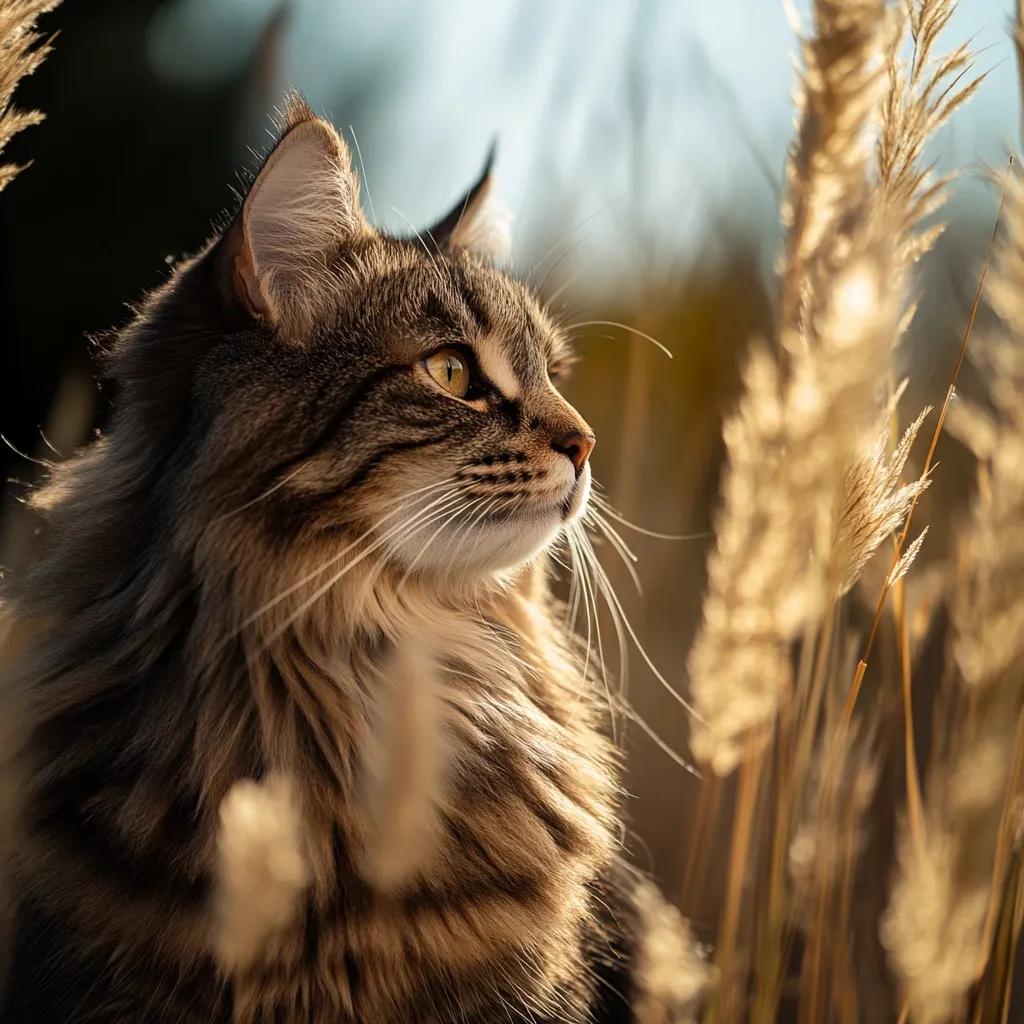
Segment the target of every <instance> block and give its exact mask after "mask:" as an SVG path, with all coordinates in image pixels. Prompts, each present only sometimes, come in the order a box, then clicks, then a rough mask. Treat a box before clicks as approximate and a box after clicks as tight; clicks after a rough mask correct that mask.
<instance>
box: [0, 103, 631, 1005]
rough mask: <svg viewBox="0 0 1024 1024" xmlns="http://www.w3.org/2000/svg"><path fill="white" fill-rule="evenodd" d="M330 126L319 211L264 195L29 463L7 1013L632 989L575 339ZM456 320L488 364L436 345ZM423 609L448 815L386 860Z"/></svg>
mask: <svg viewBox="0 0 1024 1024" xmlns="http://www.w3.org/2000/svg"><path fill="white" fill-rule="evenodd" d="M296 133H297V134H296ZM324 138H327V139H328V140H329V144H328V146H327V149H326V150H325V151H324V152H321V153H319V154H318V155H317V157H316V159H318V160H321V159H329V160H336V161H343V162H344V166H341V165H340V164H339V165H338V166H337V167H335V168H334V169H333V171H332V172H331V173H329V174H325V175H324V179H325V180H328V181H330V182H332V183H333V184H332V185H331V188H329V189H328V194H327V195H325V196H316V195H311V194H310V189H311V187H312V185H315V182H313V183H311V182H309V181H306V182H304V183H303V192H302V197H303V203H304V204H309V203H317V202H321V203H322V206H321V207H320V208H318V209H317V210H316V211H315V216H312V217H311V219H310V220H309V221H308V222H305V221H303V220H302V210H301V209H296V210H294V211H292V213H290V214H289V217H288V218H287V227H288V231H289V236H288V239H286V241H287V243H288V244H287V245H285V246H282V245H278V244H276V243H275V242H274V240H273V239H270V240H268V239H266V238H264V239H257V238H254V237H251V235H250V232H252V231H263V230H274V229H275V228H274V226H275V225H280V224H281V223H282V219H281V218H280V217H275V216H268V215H265V211H257V212H253V210H252V209H251V208H250V207H248V206H243V209H242V210H241V211H240V213H239V216H238V217H237V218H236V219H235V221H234V222H233V223H232V225H230V226H229V228H228V229H227V230H226V231H225V233H224V234H223V236H221V237H220V238H218V239H215V240H214V241H213V242H211V243H210V244H209V245H208V246H207V247H206V248H205V249H204V250H203V252H202V253H200V254H199V255H198V256H197V257H195V258H194V259H193V260H191V261H190V262H188V263H187V264H185V265H184V266H183V267H181V268H180V269H179V270H178V271H177V272H176V273H175V275H174V277H173V278H172V280H171V281H169V282H168V283H167V285H165V286H164V287H163V288H162V289H160V290H159V291H157V292H156V293H154V294H153V295H151V296H150V297H149V298H148V299H147V301H146V302H145V304H144V306H143V308H142V309H141V311H140V312H139V314H138V316H137V318H136V319H135V320H134V321H133V322H132V323H131V324H129V325H128V326H127V327H126V328H124V329H123V330H122V331H121V332H120V333H119V335H118V336H117V338H116V341H115V343H114V345H113V346H112V349H111V351H110V353H109V356H108V366H107V369H108V371H109V375H110V377H111V379H112V381H113V384H114V386H115V388H116V390H117V398H116V402H115V412H114V414H113V418H112V420H111V423H110V425H109V428H108V430H107V431H106V432H105V435H104V436H103V437H102V438H100V439H99V440H98V441H96V442H95V443H94V444H92V445H91V446H90V447H89V448H87V449H86V450H85V451H83V452H82V453H81V454H79V455H78V456H76V457H75V458H74V459H71V460H70V461H69V462H67V463H66V464H64V465H62V466H61V467H59V468H58V469H57V470H56V471H55V473H54V477H53V480H52V481H51V482H50V484H49V485H48V486H47V487H46V488H45V489H44V490H42V491H41V492H40V493H39V494H38V495H37V500H36V504H37V507H38V508H39V510H40V511H41V512H42V513H43V514H44V515H45V516H46V517H47V520H48V529H49V534H50V543H49V553H48V555H47V556H46V558H45V559H44V560H43V562H42V563H41V564H40V565H39V566H38V567H37V569H36V570H35V571H34V572H33V573H32V574H31V575H30V576H29V577H28V578H27V579H26V580H24V581H22V583H21V584H20V585H19V587H18V589H17V590H16V591H15V592H14V593H12V595H11V600H12V601H13V602H14V603H15V607H16V608H17V610H18V612H19V613H20V614H21V615H23V616H25V617H34V618H37V619H38V620H39V621H40V622H41V623H43V625H42V626H41V634H40V640H39V643H38V645H37V648H36V651H35V653H34V655H33V657H32V658H31V660H30V661H29V662H28V663H27V664H25V665H24V666H22V668H21V669H20V671H19V674H18V676H17V677H16V678H15V679H13V680H11V681H10V682H9V687H8V691H7V698H6V699H7V702H8V703H7V706H8V707H9V708H13V707H14V706H15V705H17V706H19V707H21V708H23V709H24V712H23V713H24V720H23V723H22V728H21V730H20V735H21V737H22V739H23V743H21V744H20V745H19V748H18V749H16V750H14V751H13V754H12V758H11V761H12V766H13V768H15V769H16V770H17V771H19V772H21V773H23V777H24V779H25V782H24V784H23V787H22V790H23V798H24V799H23V805H24V806H23V813H22V820H21V833H20V838H19V842H18V844H17V846H16V849H15V850H14V852H13V854H12V857H11V865H10V867H11V877H12V878H13V880H14V885H15V892H16V897H17V902H18V905H19V916H18V921H17V933H16V952H15V958H14V962H13V965H12V969H11V974H10V979H9V997H8V1007H7V1010H6V1012H5V1015H4V1016H3V1017H2V1018H0V1019H2V1020H3V1021H5V1022H15V1021H19V1022H20V1021H30V1020H31V1021H35V1020H46V1021H48V1022H53V1024H62V1022H77V1021H90V1022H108V1021H109V1022H111V1024H113V1022H124V1024H127V1022H129V1021H131V1022H139V1021H146V1022H152V1024H164V1022H167V1024H170V1022H172V1021H173V1022H181V1021H196V1022H198V1021H203V1022H208V1021H215V1022H216V1021H224V1022H227V1021H232V1022H237V1024H270V1022H282V1024H284V1022H300V1021H301V1022H308V1021H317V1022H319V1021H324V1022H327V1021H330V1022H331V1024H344V1022H353V1024H354V1022H356V1021H358V1022H360V1024H382V1022H393V1021H416V1022H423V1024H428V1022H438V1024H441V1022H456V1021H459V1022H471V1021H480V1022H483V1021H491V1020H495V1019H499V1018H500V1019H511V1020H530V1021H537V1022H541V1021H548V1020H555V1019H558V1020H569V1021H598V1020H604V1021H612V1020H619V1019H621V1020H627V1019H630V1018H629V1013H630V1011H629V1010H628V996H629V990H630V984H631V981H630V976H629V969H628V959H629V951H630V950H631V949H632V948H633V946H634V945H635V943H634V940H633V939H632V938H631V937H630V934H629V932H630V928H631V926H630V925H629V922H630V921H631V920H632V919H633V912H632V910H631V909H630V899H629V892H630V890H631V889H632V887H633V886H634V882H633V881H631V880H629V876H628V873H627V872H625V871H624V869H622V868H621V865H618V861H617V853H616V836H617V830H618V826H617V824H616V816H615V793H616V788H617V781H616V769H615V756H614V752H613V751H612V749H611V748H610V746H609V745H608V743H607V742H606V740H605V739H604V737H603V733H602V730H601V720H602V716H603V713H604V709H603V708H602V706H601V704H600V702H599V700H598V698H597V696H596V694H595V689H594V688H593V686H592V684H591V681H590V680H588V679H585V678H583V675H582V672H581V667H580V659H579V658H578V657H577V656H576V654H575V651H574V643H575V642H574V641H573V640H572V639H571V638H567V637H565V636H564V635H562V631H561V630H560V628H559V626H558V625H557V624H558V623H559V622H560V621H561V617H560V613H559V609H557V608H556V607H555V606H554V604H553V602H552V600H551V598H550V596H549V593H548V584H547V579H546V568H545V557H544V551H545V549H546V548H547V547H548V546H549V545H550V544H551V543H553V542H554V541H555V540H556V539H557V537H558V535H559V533H560V531H561V529H562V527H563V525H564V523H565V522H566V521H568V520H570V519H571V518H572V517H573V516H575V515H577V514H578V513H579V510H580V509H581V508H582V506H583V504H584V503H585V501H586V495H587V488H588V487H589V469H588V468H587V467H585V466H580V465H577V464H575V463H574V460H573V458H572V451H571V449H567V448H566V442H564V440H563V439H564V438H565V437H567V436H579V435H581V434H586V433H589V428H587V427H586V424H585V423H584V422H583V421H582V419H581V418H580V417H579V415H578V413H576V411H575V410H574V409H572V408H571V407H570V406H569V405H568V404H567V403H566V402H565V400H564V399H563V398H561V396H560V395H559V394H558V393H557V392H556V391H555V389H554V388H553V387H552V385H551V383H550V380H549V378H548V373H547V371H548V368H549V367H550V366H551V365H552V364H554V363H558V362H562V361H564V359H565V358H566V353H565V345H564V341H563V339H562V338H561V337H560V335H559V333H558V331H557V329H556V328H555V327H554V326H553V325H552V324H551V322H550V321H549V319H548V318H547V316H546V314H545V313H544V311H543V310H542V309H541V308H540V306H539V305H538V304H537V303H536V301H535V300H534V299H533V298H532V297H531V296H530V294H529V293H528V292H527V290H526V289H525V288H523V287H522V286H521V285H519V284H518V283H516V282H514V281H512V280H511V279H509V278H507V277H505V276H504V275H502V274H500V273H498V272H497V271H496V270H494V269H493V268H491V267H490V266H488V265H487V264H485V263H482V262H480V261H479V260H478V259H477V258H476V257H474V256H472V255H470V254H468V253H466V252H464V251H461V250H459V249H458V248H457V247H451V246H449V247H445V246H444V242H445V239H443V238H442V239H439V240H435V241H438V242H439V244H437V245H436V246H434V245H433V244H430V243H428V244H421V243H420V241H419V240H417V239H413V240H400V239H389V238H385V237H383V236H381V235H379V234H377V233H375V232H373V231H371V230H370V229H369V227H368V226H366V225H365V222H364V221H362V217H361V214H358V210H357V209H355V208H347V209H335V207H337V206H339V205H341V206H344V203H345V201H346V199H345V197H346V195H347V196H348V197H349V200H350V201H351V202H352V203H355V202H356V199H357V197H356V194H355V193H356V191H357V189H356V188H355V186H350V184H347V185H346V188H345V189H338V188H336V187H335V186H336V184H337V182H339V181H341V182H345V183H351V182H353V181H354V175H353V174H352V171H351V168H350V167H349V166H348V164H347V154H346V153H345V149H344V144H343V143H342V142H341V140H340V139H338V138H337V136H336V134H335V133H334V131H333V129H332V128H330V126H329V125H326V123H325V122H322V121H319V120H316V119H314V118H313V115H312V114H311V113H310V112H309V111H308V109H307V108H305V106H304V105H302V104H298V103H297V104H294V105H293V107H292V108H291V110H290V112H289V115H288V119H287V121H286V125H285V129H284V135H283V141H282V142H281V143H280V146H289V145H293V146H294V145H300V144H301V145H307V144H310V143H309V140H314V142H313V144H317V143H316V140H323V139H324ZM289 140H291V141H289ZM302 140H305V141H302ZM281 152H282V151H281V150H280V148H279V150H278V153H279V154H280V153H281ZM325 153H326V156H325V155H324V154H325ZM291 157H295V159H292V158H291ZM300 157H301V158H300ZM308 165H309V161H308V160H305V158H304V157H302V154H299V155H298V156H297V157H296V155H295V153H294V152H293V153H291V155H290V156H289V158H288V159H285V157H280V158H274V157H272V158H271V160H270V161H269V162H268V164H267V167H266V168H265V169H264V171H263V172H262V173H261V175H260V176H259V178H257V182H256V186H255V188H254V191H253V193H252V194H254V195H257V196H262V197H264V199H266V197H267V196H275V195H278V194H280V192H281V189H282V188H284V187H285V186H287V182H286V181H285V182H282V181H278V180H275V179H274V178H273V175H274V173H275V171H274V168H275V167H278V168H280V167H285V168H292V169H294V167H296V166H298V167H304V166H308ZM268 176H269V177H268ZM334 216H336V217H337V223H335V224H334V225H331V224H330V221H331V219H332V217H334ZM353 224H357V225H359V228H358V230H349V228H351V225H353ZM253 225H255V226H253ZM346 226H347V227H346ZM307 236H308V238H309V239H310V241H309V244H310V245H311V246H312V247H313V248H312V249H311V251H310V253H307V254H306V256H305V257H303V258H302V259H301V260H297V259H296V258H295V254H294V253H293V252H292V248H293V247H294V246H295V245H301V244H303V239H304V238H307ZM314 250H315V251H314ZM247 253H248V254H249V255H247ZM253 253H255V254H256V257H255V258H252V254H253ZM317 253H320V255H317ZM324 253H326V254H327V255H323V254H324ZM276 258H280V259H282V260H286V261H287V265H282V266H274V265H272V264H273V261H274V259H276ZM268 261H269V264H270V265H268ZM296 267H299V268H300V269H301V274H297V273H296ZM289 275H290V276H289ZM282 282H286V283H284V284H282ZM261 297H262V299H261ZM264 300H265V301H264ZM271 314H272V315H271ZM448 344H459V345H461V346H466V347H467V349H468V350H469V351H471V352H472V355H473V358H474V359H475V361H476V362H477V364H478V368H479V373H480V375H481V377H482V378H485V379H486V380H487V381H488V388H487V389H486V390H485V391H484V392H483V393H482V397H474V398H472V399H467V400H466V401H460V400H458V399H455V398H453V397H451V396H450V395H447V394H442V393H441V392H440V391H439V390H438V388H437V387H435V386H434V385H433V384H432V383H431V381H430V379H429V378H428V377H426V376H425V374H424V371H423V368H422V363H421V358H422V355H423V354H424V353H425V352H430V351H431V350H433V349H436V348H437V347H438V346H440V345H448ZM497 382H500V386H498V383H497ZM567 453H568V454H570V457H569V458H566V454H567ZM426 643H429V644H430V647H431V650H432V652H433V653H432V658H431V672H432V673H434V679H433V682H434V684H435V685H436V692H437V700H438V701H439V703H440V705H441V708H442V713H441V714H439V715H438V716H437V722H436V723H435V725H434V727H435V728H438V729H441V730H443V734H444V735H443V741H444V742H443V743H442V744H439V749H443V751H444V758H443V765H442V767H441V771H442V773H443V779H442V780H441V782H440V783H439V784H438V785H437V786H435V787H432V788H431V790H430V792H431V794H432V795H431V796H430V799H431V800H432V801H433V807H432V815H433V819H432V820H433V825H432V828H433V829H434V835H433V841H432V843H431V844H430V847H429V849H428V850H426V851H425V852H424V855H423V857H422V858H421V859H420V860H417V859H415V858H413V859H411V860H410V859H408V858H406V859H405V860H403V864H405V865H406V866H405V867H404V868H403V871H402V873H401V874H399V875H388V879H389V880H388V882H387V884H383V883H382V882H381V878H382V876H381V874H380V873H379V872H375V871H374V865H373V864H368V863H367V858H368V857H372V856H373V852H372V851H373V850H374V848H375V847H374V844H375V842H377V840H378V839H379V832H378V831H375V830H377V829H378V828H379V822H378V821H377V819H378V818H379V814H377V813H376V812H375V810H374V807H373V802H372V800H370V799H368V797H367V793H368V791H369V790H368V785H367V783H368V780H369V779H370V778H371V776H372V775H373V773H374V771H375V766H374V765H373V764H372V763H371V752H372V751H374V750H378V751H379V749H380V747H381V736H382V735H383V732H382V728H383V727H382V723H383V722H385V721H386V718H387V714H386V713H387V711H388V707H387V705H386V704H385V701H386V700H388V699H389V698H388V695H389V694H391V693H392V689H391V688H389V686H388V685H387V683H388V675H387V674H388V672H389V671H390V670H391V667H392V666H393V665H394V658H395V653H396V652H401V651H403V650H406V649H408V648H409V647H410V646H417V645H419V646H422V645H424V644H426ZM246 780H253V781H246ZM261 780H263V781H261ZM261 786H263V787H265V788H263V789H261V788H260V787H261ZM239 787H242V788H241V789H240V788H239ZM261 794H263V795H261ZM282 801H283V802H282ZM261 823H262V824H261ZM225 872H228V873H229V874H228V877H227V879H226V880H225V874H224V873H225ZM231 872H237V873H242V874H245V873H248V874H246V875H245V877H242V874H238V875H233V874H231ZM218 880H219V881H218ZM374 883H376V884H374ZM247 894H250V895H248V896H247ZM250 898H251V900H252V901H253V902H252V903H251V905H247V904H246V901H247V899H250ZM261 900H262V901H263V903H260V902H259V901H261ZM232 901H233V902H232ZM282 901H283V902H282ZM239 921H241V922H242V923H241V924H239V923H238V922H239ZM232 928H235V929H237V930H238V931H237V933H236V934H233V935H232V934H231V933H230V930H231V929H232ZM225 929H227V932H225Z"/></svg>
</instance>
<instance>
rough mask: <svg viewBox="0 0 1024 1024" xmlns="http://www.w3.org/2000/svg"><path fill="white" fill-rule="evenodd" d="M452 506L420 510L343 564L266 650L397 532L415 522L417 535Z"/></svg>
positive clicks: (451, 498) (269, 641)
mask: <svg viewBox="0 0 1024 1024" xmlns="http://www.w3.org/2000/svg"><path fill="white" fill-rule="evenodd" d="M445 498H447V499H449V501H458V500H459V499H460V498H461V495H459V494H458V493H456V494H447V495H444V496H443V497H442V498H441V499H438V500H441V501H443V500H444V499H445ZM450 507H451V505H450V504H444V505H442V507H441V508H440V509H435V510H434V511H433V513H432V514H431V515H430V516H429V517H426V518H425V519H424V516H423V512H422V511H420V512H418V513H417V514H416V515H414V516H412V517H411V518H410V519H408V520H406V521H404V522H401V523H399V524H398V526H396V527H395V528H394V529H392V530H389V531H388V532H387V533H386V534H385V535H384V536H383V537H379V538H378V539H377V540H375V541H374V542H373V543H372V544H371V545H370V546H369V547H367V548H365V549H363V550H362V551H361V552H360V553H359V554H358V555H357V556H356V557H355V558H353V559H352V560H351V561H349V562H346V563H345V565H344V566H342V568H341V569H339V570H338V571H337V572H336V573H335V574H334V575H333V576H332V577H331V578H330V579H329V580H328V581H327V582H326V583H324V584H322V585H321V586H320V587H318V588H317V589H316V590H315V591H314V592H313V593H312V594H311V595H310V596H309V597H308V598H307V599H306V600H305V601H303V602H302V604H301V605H299V607H298V608H296V610H295V611H294V612H292V614H291V615H289V616H288V618H287V619H285V621H284V622H283V623H282V624H281V625H280V626H278V628H277V629H275V630H274V631H273V632H272V633H271V634H270V636H269V637H268V638H267V639H266V641H265V642H264V645H263V649H264V650H266V648H267V647H269V646H270V645H271V644H272V643H273V642H274V641H275V640H277V639H278V637H280V636H281V635H282V634H284V633H285V632H286V631H287V630H288V628H289V627H290V626H291V625H292V624H293V623H294V622H296V621H297V620H298V619H299V618H301V617H302V616H303V615H304V614H305V613H306V612H307V611H309V609H310V608H312V607H313V605H314V604H316V603H317V601H319V600H320V598H322V597H323V596H324V594H326V593H327V592H328V591H329V590H331V588H332V587H334V586H335V585H336V584H337V583H338V581H339V580H340V579H341V578H342V577H343V576H345V575H346V573H348V572H349V571H350V570H352V569H354V568H355V567H356V566H357V565H359V563H360V562H362V561H363V559H365V558H368V557H369V556H370V555H371V554H372V553H373V552H374V551H376V550H377V549H378V548H380V547H382V546H383V545H384V544H386V543H387V542H388V541H389V540H391V538H392V537H393V536H395V534H397V533H399V532H401V531H402V530H404V529H408V528H409V526H410V525H412V524H415V529H413V530H412V531H411V532H410V536H415V535H416V534H417V533H419V532H420V530H423V529H426V528H427V527H428V526H430V525H431V524H432V523H434V522H436V521H437V519H438V518H439V517H440V516H442V515H444V514H445V513H447V512H448V510H449V508H450Z"/></svg>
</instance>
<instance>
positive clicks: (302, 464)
mask: <svg viewBox="0 0 1024 1024" xmlns="http://www.w3.org/2000/svg"><path fill="white" fill-rule="evenodd" d="M306 466H307V463H306V462H300V463H299V464H298V465H297V466H296V467H295V468H294V469H293V470H292V471H291V472H290V473H288V474H287V475H286V476H283V477H282V478H281V479H280V480H278V481H277V483H276V484H274V485H273V486H271V487H268V488H267V489H266V490H265V491H264V492H263V493H262V494H258V495H256V497H255V498H250V499H249V501H247V502H245V504H244V505H239V506H238V508H233V509H231V511H230V512H224V513H222V514H221V515H219V516H217V517H216V518H215V519H211V520H210V523H209V525H208V527H207V529H209V527H210V526H215V525H216V524H217V523H219V522H221V521H222V520H224V519H230V518H231V517H232V516H236V515H238V513H239V512H244V511H245V510H246V509H247V508H252V506H253V505H258V504H259V503H260V502H261V501H263V500H264V499H265V498H269V497H270V495H272V494H273V493H274V492H275V491H277V490H280V489H281V488H282V487H284V485H285V484H286V483H288V482H289V481H290V480H293V479H294V478H295V477H297V476H298V475H299V473H301V472H302V470H303V469H305V468H306Z"/></svg>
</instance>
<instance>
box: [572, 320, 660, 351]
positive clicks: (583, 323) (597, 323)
mask: <svg viewBox="0 0 1024 1024" xmlns="http://www.w3.org/2000/svg"><path fill="white" fill-rule="evenodd" d="M581 327H618V328H619V329H620V330H623V331H628V332H629V333H630V334H635V335H636V336H637V337H638V338H643V339H644V341H649V342H650V343H651V344H652V345H653V346H654V347H655V348H657V349H659V350H660V351H661V352H664V353H665V355H667V356H668V357H669V359H673V358H674V356H673V355H672V352H671V351H670V350H669V349H668V348H667V347H666V346H665V345H663V344H662V343H661V342H660V341H658V339H657V338H653V337H651V335H649V334H647V333H646V332H644V331H641V330H640V329H639V328H637V327H630V326H629V324H623V323H620V322H619V321H618V320H580V321H578V322H577V323H574V324H567V325H566V327H565V329H566V330H567V331H574V330H577V329H578V328H581Z"/></svg>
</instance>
